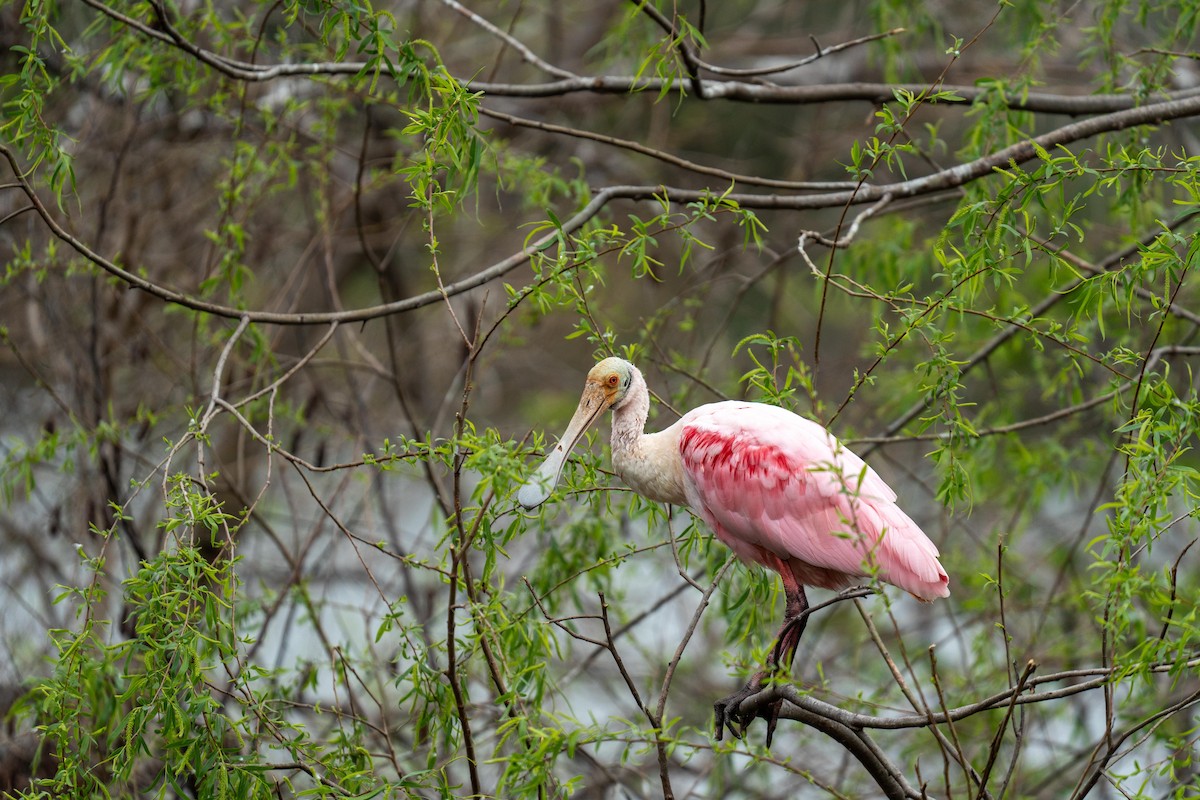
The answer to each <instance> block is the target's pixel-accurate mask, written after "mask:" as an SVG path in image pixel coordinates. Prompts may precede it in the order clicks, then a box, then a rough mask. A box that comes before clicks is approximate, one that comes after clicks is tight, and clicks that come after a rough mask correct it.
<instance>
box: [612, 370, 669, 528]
mask: <svg viewBox="0 0 1200 800" xmlns="http://www.w3.org/2000/svg"><path fill="white" fill-rule="evenodd" d="M649 414H650V390H649V389H648V388H646V380H645V378H643V377H642V373H641V372H639V371H638V370H637V369H636V368H635V369H634V370H633V376H632V380H631V381H630V382H629V388H628V389H627V390H626V391H625V397H624V399H622V400H621V402H620V403H619V404H618V405H616V406H613V416H612V459H613V468H614V469H616V471H617V474H618V475H620V476H621V480H623V481H625V483H626V484H628V486H629V488H630V489H633V490H634V491H635V492H637V493H638V494H640V495H642V496H643V497H646V498H648V499H650V500H657V501H659V502H663V503H674V504H676V505H686V504H687V501H686V499H685V497H684V493H683V464H682V462H681V460H680V457H679V431H678V429H677V426H674V425H673V426H671V427H670V428H667V429H666V430H665V431H661V432H659V433H651V434H647V433H646V432H645V431H646V417H647V416H649Z"/></svg>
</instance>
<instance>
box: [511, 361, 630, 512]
mask: <svg viewBox="0 0 1200 800" xmlns="http://www.w3.org/2000/svg"><path fill="white" fill-rule="evenodd" d="M608 407H609V401H608V399H607V398H606V397H605V395H604V392H603V391H602V390H601V389H600V387H599V386H592V385H589V386H588V387H587V388H586V389H584V390H583V397H581V398H579V407H578V408H576V409H575V415H574V416H573V417H571V423H570V424H569V425H567V429H566V431H564V432H563V435H562V438H561V439H559V440H558V444H556V445H554V449H553V450H551V451H550V455H548V456H546V460H545V461H543V462H542V464H541V466H539V467H538V468H537V470H536V471H535V472H534V473H533V474H532V475H531V476H529V480H528V482H526V484H525V485H524V486H522V487H521V489H520V490H519V491H518V492H517V502H518V503H520V504H521V505H523V506H524V507H525V508H527V509H530V510H532V509H535V508H537V507H538V506H540V505H541V504H542V503H544V502H546V498H548V497H550V493H551V492H552V491H554V487H555V485H556V484H557V483H558V476H559V475H561V474H562V468H563V465H564V464H565V463H566V462H567V456H568V455H570V453H571V450H572V449H573V448H574V447H575V444H576V443H577V442H578V441H579V440H580V439H581V438H582V437H583V434H584V433H586V432H587V429H588V428H589V427H590V426H591V424H592V423H593V422H595V421H596V420H597V419H599V417H600V415H601V414H603V413H604V412H605V411H607V410H608Z"/></svg>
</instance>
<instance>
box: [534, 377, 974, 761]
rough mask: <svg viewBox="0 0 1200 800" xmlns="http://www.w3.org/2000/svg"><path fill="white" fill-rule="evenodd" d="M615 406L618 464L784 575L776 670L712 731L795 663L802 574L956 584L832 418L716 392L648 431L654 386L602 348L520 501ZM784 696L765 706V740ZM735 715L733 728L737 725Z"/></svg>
mask: <svg viewBox="0 0 1200 800" xmlns="http://www.w3.org/2000/svg"><path fill="white" fill-rule="evenodd" d="M610 408H611V409H612V412H613V420H612V460H613V468H614V469H615V470H616V472H617V474H618V475H620V476H621V479H622V480H624V481H625V483H626V484H628V485H629V487H630V488H631V489H633V490H634V491H635V492H637V493H638V494H640V495H642V496H643V497H645V498H648V499H650V500H656V501H658V502H663V503H672V504H675V505H683V506H687V507H688V508H690V509H691V510H692V511H693V512H694V513H695V514H696V515H697V516H699V517H700V518H701V519H702V520H704V522H706V523H707V524H708V525H709V527H711V528H712V530H713V531H714V532H715V533H716V535H717V538H718V539H720V540H721V541H722V542H724V543H725V544H726V545H728V546H729V547H730V549H732V550H733V552H734V553H736V554H737V555H738V556H739V557H740V558H741V559H742V560H743V561H747V562H750V563H754V564H761V565H763V566H765V567H768V568H769V569H772V570H774V571H776V572H778V573H779V575H780V577H781V578H782V579H783V588H784V594H785V597H786V601H787V602H786V608H785V612H784V622H783V627H782V628H781V629H780V631H779V637H778V640H777V641H776V643H775V647H774V648H773V650H772V654H771V658H770V662H769V664H768V667H769V669H768V671H764V672H760V673H758V674H757V675H755V676H754V677H753V678H751V680H750V682H749V683H747V684H746V686H745V687H744V688H743V689H741V690H740V691H738V692H735V693H734V694H732V695H730V696H729V697H727V698H725V699H723V700H721V701H719V702H718V703H717V704H716V705H715V707H714V708H715V711H716V737H717V739H718V740H719V739H720V738H721V736H722V733H723V730H724V728H725V727H726V726H727V725H728V727H729V730H730V732H731V733H733V734H734V735H735V736H739V737H740V736H741V735H742V734H743V733H744V732H745V729H746V727H747V726H748V725H749V724H750V723H751V722H753V720H754V717H753V716H751V717H750V718H749V719H745V718H743V716H742V715H740V714H739V712H738V707H739V706H740V705H741V703H742V701H743V700H745V699H746V698H748V697H750V696H751V695H753V694H754V693H755V692H757V691H758V690H759V689H760V688H761V686H762V682H763V679H764V678H765V677H766V676H767V674H769V672H771V671H774V670H777V669H780V668H781V665H782V668H783V669H786V670H789V671H790V669H791V665H792V661H793V659H794V658H795V654H796V646H797V644H798V643H799V641H800V636H801V634H802V633H803V632H804V626H805V623H806V622H807V620H808V614H807V610H808V607H809V606H808V598H807V597H806V596H805V593H804V587H805V585H808V586H818V587H821V588H823V589H840V588H843V587H845V586H848V585H850V584H852V583H854V582H855V580H856V579H858V578H863V577H867V576H870V577H875V578H878V579H879V580H881V581H884V582H885V583H890V584H892V585H893V586H898V587H900V588H901V589H904V590H905V591H907V592H909V593H910V594H913V595H915V596H916V597H917V598H918V599H920V600H925V601H930V600H934V599H936V598H938V597H946V596H948V595H949V594H950V589H949V578H948V577H947V576H946V571H945V570H944V569H942V565H941V563H940V562H939V561H938V550H937V547H936V546H935V545H934V544H933V542H931V541H929V538H928V537H927V536H926V535H925V534H924V533H923V532H922V531H921V529H920V528H919V527H918V526H917V524H916V523H915V522H913V521H912V519H910V518H909V517H908V515H907V514H905V513H904V512H903V511H902V510H901V509H900V507H899V506H898V505H896V493H895V492H893V491H892V489H891V488H890V487H889V486H888V485H887V484H886V483H884V482H883V479H882V478H880V477H879V476H878V475H877V474H876V473H875V471H874V470H872V469H871V468H870V467H869V466H867V465H866V463H865V462H863V460H862V459H861V458H859V457H858V456H856V455H855V454H854V453H852V452H850V451H849V450H847V449H846V448H845V447H844V446H843V445H842V444H841V443H840V442H839V441H838V440H837V439H836V438H834V436H833V434H831V433H830V432H829V431H827V430H825V429H824V428H823V427H821V426H820V425H818V424H817V423H815V422H811V421H809V420H807V419H804V418H803V417H799V416H797V415H795V414H793V413H792V412H790V411H787V410H786V409H782V408H778V407H776V406H769V405H765V404H763V403H748V402H738V401H729V402H723V403H710V404H708V405H703V406H700V407H699V408H696V409H693V410H692V411H689V412H688V413H687V414H684V415H683V417H682V418H681V419H680V420H679V421H678V422H676V423H675V424H674V425H672V426H670V427H669V428H667V429H666V430H663V431H660V432H659V433H651V434H647V433H645V427H646V416H647V414H648V413H649V411H650V392H649V390H648V389H647V387H646V381H645V379H644V378H643V377H642V373H641V372H639V371H638V369H637V367H635V366H633V364H630V363H629V362H628V361H624V360H622V359H619V358H606V359H604V360H603V361H601V362H600V363H599V364H597V365H596V366H595V367H593V368H592V370H591V371H590V372H589V373H588V376H587V383H586V385H585V386H584V390H583V396H582V397H581V398H580V400H579V407H578V408H577V409H576V410H575V415H574V416H573V417H572V418H571V423H570V424H569V425H568V426H567V430H566V431H565V432H564V433H563V436H562V439H560V440H559V442H558V444H557V445H555V447H554V449H553V450H552V451H551V453H550V455H549V456H547V458H546V460H545V461H544V462H543V463H542V465H541V466H540V467H539V468H538V470H537V472H536V473H534V475H533V477H532V479H531V480H530V481H529V482H528V483H526V484H525V485H524V486H522V487H521V489H520V491H519V492H518V494H517V499H518V501H519V502H520V503H521V505H523V506H524V507H525V508H529V509H532V508H536V507H537V506H539V505H541V504H542V503H544V502H545V501H546V499H547V498H548V497H549V496H550V492H551V491H552V490H553V488H554V485H555V484H556V483H557V482H558V477H559V474H560V473H561V472H562V468H563V464H564V463H565V462H566V459H567V455H568V454H569V453H570V452H571V449H572V448H573V447H574V446H575V444H576V442H578V441H579V439H580V438H581V437H582V436H583V434H584V432H585V431H586V430H587V429H588V427H589V426H590V425H591V424H592V423H593V422H595V421H596V420H597V419H599V418H600V416H601V415H602V414H603V413H604V412H605V411H606V410H608V409H610ZM778 713H779V704H778V703H776V704H775V705H774V706H773V707H772V708H771V709H770V713H769V715H768V714H760V715H761V716H764V717H765V718H766V719H767V724H768V728H767V745H768V746H770V743H771V735H772V733H773V732H774V728H775V722H776V719H777V718H778ZM735 723H736V724H737V725H738V727H735V726H734V724H735Z"/></svg>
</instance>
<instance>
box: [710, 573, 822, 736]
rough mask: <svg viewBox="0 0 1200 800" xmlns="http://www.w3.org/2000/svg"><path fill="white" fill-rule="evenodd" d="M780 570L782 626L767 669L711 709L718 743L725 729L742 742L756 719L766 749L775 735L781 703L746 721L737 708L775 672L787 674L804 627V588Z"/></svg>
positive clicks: (805, 602)
mask: <svg viewBox="0 0 1200 800" xmlns="http://www.w3.org/2000/svg"><path fill="white" fill-rule="evenodd" d="M780 566H781V567H782V569H781V570H780V575H781V576H782V577H783V589H784V594H785V597H786V599H787V603H786V605H785V606H784V615H783V626H782V627H781V628H780V629H779V635H778V636H777V637H776V638H775V646H774V647H772V648H771V656H770V658H768V659H767V668H766V669H765V670H763V671H761V672H757V673H755V674H754V676H753V677H752V678H750V680H749V681H748V682H747V683H746V685H745V686H743V687H742V688H741V689H739V690H738V691H736V692H734V693H733V694H731V695H729V696H728V697H726V698H723V699H721V700H718V701H717V702H716V703H715V704H714V705H713V715H714V716H715V718H716V719H715V726H716V739H717V741H718V742H719V741H721V738H722V736H723V735H724V733H725V728H728V729H729V732H730V733H731V734H733V736H734V737H735V738H738V739H740V738H742V735H743V734H744V733H745V732H746V729H747V728H749V727H750V723H752V722H753V721H754V720H755V718H756V717H762V718H763V719H765V720H766V721H767V747H770V746H771V739H772V737H773V736H774V735H775V725H776V723H777V722H778V721H779V708H780V706H781V705H782V703H783V701H782V700H776V701H775V702H774V703H772V704H771V705H769V706H766V707H765V708H760V709H758V711H757V712H756V713H755V714H753V715H751V716H749V717H748V718H747V717H744V716H743V715H742V714H740V713H739V712H738V706H740V705H741V704H742V701H744V700H745V699H746V698H748V697H751V696H753V695H755V694H757V693H758V691H759V690H760V689H762V685H763V681H764V680H765V679H766V678H767V676H769V675H772V674H774V673H777V672H784V673H788V672H791V669H792V661H794V660H795V658H796V647H797V645H799V644H800V636H801V635H802V634H803V633H804V626H805V625H807V624H808V613H807V612H808V597H807V596H806V595H805V594H804V587H803V586H801V585H800V583H799V581H797V580H796V578H795V576H794V575H792V571H791V569H790V568H788V566H787V564H781V565H780Z"/></svg>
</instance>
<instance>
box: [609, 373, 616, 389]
mask: <svg viewBox="0 0 1200 800" xmlns="http://www.w3.org/2000/svg"><path fill="white" fill-rule="evenodd" d="M608 385H609V386H616V385H617V376H616V375H609V376H608Z"/></svg>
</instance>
